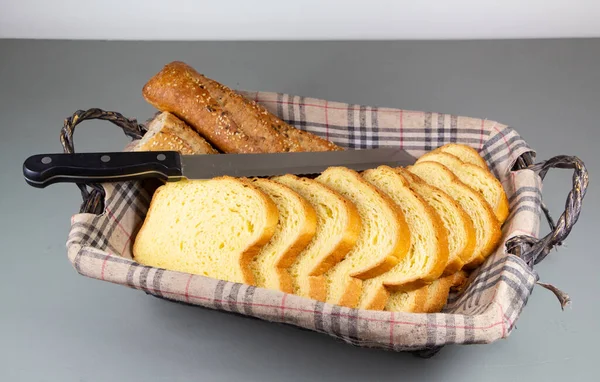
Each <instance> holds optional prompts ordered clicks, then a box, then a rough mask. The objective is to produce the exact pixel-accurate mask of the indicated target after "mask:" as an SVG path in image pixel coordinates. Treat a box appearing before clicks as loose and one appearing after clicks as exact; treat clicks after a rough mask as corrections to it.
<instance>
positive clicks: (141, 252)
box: [133, 176, 279, 284]
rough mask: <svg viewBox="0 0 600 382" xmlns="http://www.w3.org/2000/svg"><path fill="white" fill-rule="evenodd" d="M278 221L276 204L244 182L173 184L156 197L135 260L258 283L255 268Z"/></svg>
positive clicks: (220, 180) (224, 179)
mask: <svg viewBox="0 0 600 382" xmlns="http://www.w3.org/2000/svg"><path fill="white" fill-rule="evenodd" d="M278 216H279V214H278V212H277V207H276V206H275V204H274V203H273V202H272V201H271V199H270V198H269V197H268V196H266V195H265V194H264V193H263V192H262V191H260V190H259V189H258V188H257V187H255V186H254V185H253V184H252V183H251V182H249V181H247V180H244V179H235V178H232V177H228V176H222V177H218V178H214V179H210V180H182V181H179V182H171V183H167V184H165V185H163V186H160V187H159V188H158V189H157V191H156V192H155V193H154V195H153V197H152V202H151V204H150V209H149V210H148V214H147V216H146V218H145V220H144V223H143V225H142V228H141V229H140V231H139V232H138V234H137V236H136V238H135V242H134V245H133V256H134V259H135V261H137V262H139V263H140V264H145V265H148V266H152V267H158V268H164V269H169V270H174V271H179V272H187V273H192V274H198V275H204V276H208V277H213V278H216V279H220V280H226V281H231V282H239V283H246V284H254V275H253V273H252V270H251V269H250V263H251V261H252V259H253V258H254V257H255V256H256V255H257V254H258V252H259V251H260V249H261V248H262V246H263V245H265V244H266V243H267V242H268V241H269V240H270V239H271V237H272V236H273V234H274V233H275V228H276V226H277V219H278Z"/></svg>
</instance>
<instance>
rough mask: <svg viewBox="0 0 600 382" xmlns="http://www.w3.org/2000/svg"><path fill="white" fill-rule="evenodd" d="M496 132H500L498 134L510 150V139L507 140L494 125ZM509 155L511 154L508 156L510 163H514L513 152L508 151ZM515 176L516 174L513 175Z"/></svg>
mask: <svg viewBox="0 0 600 382" xmlns="http://www.w3.org/2000/svg"><path fill="white" fill-rule="evenodd" d="M494 130H496V131H497V132H498V134H500V135H501V136H502V140H503V141H504V144H505V145H506V148H507V149H508V148H509V147H510V145H509V144H508V139H506V135H504V134H503V133H502V131H500V130H499V129H498V128H497V127H496V125H494ZM508 153H509V154H508V160H509V162H512V160H513V158H512V151H511V150H509V151H508ZM513 174H514V173H513Z"/></svg>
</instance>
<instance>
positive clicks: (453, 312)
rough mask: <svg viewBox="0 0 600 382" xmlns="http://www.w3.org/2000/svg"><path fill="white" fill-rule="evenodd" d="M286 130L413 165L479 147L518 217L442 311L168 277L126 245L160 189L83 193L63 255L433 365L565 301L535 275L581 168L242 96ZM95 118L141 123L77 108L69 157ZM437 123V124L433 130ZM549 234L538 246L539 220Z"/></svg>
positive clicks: (328, 106) (458, 137)
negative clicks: (560, 175)
mask: <svg viewBox="0 0 600 382" xmlns="http://www.w3.org/2000/svg"><path fill="white" fill-rule="evenodd" d="M242 94H244V95H246V96H247V97H249V98H252V99H254V100H256V101H258V102H259V103H261V104H262V105H264V106H265V107H266V108H267V109H269V110H270V111H271V112H273V113H275V114H277V115H278V116H279V117H281V118H282V119H284V120H286V121H287V122H288V123H290V124H292V125H295V126H297V127H298V128H300V129H304V130H308V131H311V132H313V133H315V134H318V135H320V136H323V137H325V138H327V139H330V140H332V141H334V142H335V143H337V144H339V145H341V146H344V147H346V148H348V149H361V148H371V147H382V146H393V145H402V146H403V147H404V148H406V149H407V150H408V151H409V152H411V153H412V154H413V155H415V156H419V155H420V154H422V153H424V152H426V151H428V150H430V149H432V148H435V147H437V146H439V145H442V144H444V143H447V142H459V143H466V144H469V145H471V146H473V147H475V148H476V149H478V150H479V151H480V153H481V155H482V156H483V157H484V158H485V159H486V160H487V162H488V164H489V165H490V168H491V169H492V171H494V172H495V174H496V175H497V176H498V177H499V178H500V180H501V181H503V184H504V186H505V189H506V190H507V194H508V196H509V199H510V202H511V215H510V216H509V219H508V220H507V222H506V223H505V224H504V227H503V235H504V236H503V240H502V244H501V245H500V247H499V248H498V250H497V251H496V253H495V254H494V255H492V256H490V257H489V258H488V259H487V261H486V262H485V263H484V264H483V265H482V266H480V267H479V268H478V269H476V270H475V271H474V272H473V273H472V275H471V277H470V278H469V284H468V287H467V288H466V289H465V290H464V291H463V292H461V293H460V294H458V295H451V296H450V298H449V300H448V304H447V305H446V307H445V308H444V310H443V312H441V313H436V314H408V313H391V312H374V311H364V310H359V309H348V308H345V307H340V306H335V305H330V304H323V303H321V302H317V301H314V300H309V299H305V298H301V297H298V296H294V295H286V294H284V293H281V292H276V291H271V290H266V289H262V288H255V287H253V286H248V285H242V284H237V283H229V282H225V281H221V280H215V279H211V278H208V277H203V276H198V275H190V274H183V273H179V272H172V271H168V270H164V269H157V268H152V267H147V266H143V265H140V264H138V263H136V262H135V261H134V260H133V259H132V255H131V243H132V241H133V240H134V238H135V233H136V232H137V229H138V228H139V225H140V224H141V222H142V221H143V218H144V216H145V213H146V208H147V207H148V204H149V201H150V199H151V195H152V192H153V190H154V189H155V187H156V186H157V184H156V182H152V181H146V182H144V183H133V182H124V183H116V184H95V185H87V186H86V185H83V184H82V185H78V187H79V188H80V190H81V193H82V197H83V204H82V205H81V207H80V213H78V214H75V215H74V216H73V219H72V227H71V232H70V234H69V238H68V242H67V248H68V254H69V259H70V261H71V262H72V264H73V266H74V267H75V269H76V270H77V271H78V272H79V273H80V274H82V275H84V276H87V277H91V278H95V279H100V280H104V281H108V282H112V283H117V284H121V285H124V286H128V287H131V288H136V289H139V290H143V291H145V292H146V293H148V294H150V295H153V296H157V297H160V298H164V299H168V300H172V301H176V302H181V303H186V304H191V305H198V306H203V307H208V308H212V309H218V310H223V311H227V312H231V313H234V314H240V315H243V316H246V317H254V318H259V319H263V320H268V321H271V322H275V323H282V324H290V325H293V326H295V327H298V328H303V329H307V330H313V331H318V332H322V333H325V334H327V335H329V336H332V337H334V338H337V339H339V340H342V341H344V342H346V343H350V344H353V345H356V346H363V347H377V348H383V349H388V350H394V351H412V352H415V353H416V354H417V355H419V356H425V357H426V356H432V355H433V354H435V353H436V352H437V351H438V350H439V349H440V348H441V347H443V346H444V345H447V344H470V343H490V342H493V341H495V340H498V339H500V338H505V337H507V336H508V335H509V334H510V333H511V331H512V329H513V328H514V324H515V322H516V320H517V318H518V316H519V314H520V312H521V310H522V309H523V307H524V306H525V304H526V302H527V299H528V297H529V295H530V294H531V291H532V289H533V288H534V286H535V285H536V283H537V284H538V285H541V286H543V287H545V288H547V289H550V290H551V291H553V292H554V293H555V294H556V296H557V297H558V298H559V300H560V303H561V306H563V307H564V306H565V305H566V304H568V302H569V298H568V296H567V295H566V294H564V293H562V292H561V291H560V290H558V289H557V288H555V287H553V286H552V285H549V284H543V283H539V282H538V275H537V273H536V272H535V271H534V270H533V266H534V265H535V264H537V263H539V262H540V261H542V260H543V259H544V258H545V257H546V256H547V255H548V253H549V252H550V250H551V249H552V248H554V247H555V246H558V245H560V244H561V243H562V242H563V240H565V238H566V237H567V235H568V234H569V232H570V231H571V229H572V227H573V225H574V224H575V223H576V222H577V219H578V217H579V213H580V209H581V202H582V199H583V197H584V195H585V191H586V188H587V184H588V174H587V171H586V169H585V166H584V164H583V163H582V162H581V160H579V159H578V158H576V157H572V156H557V157H554V158H551V159H549V160H546V161H543V162H540V163H537V164H534V163H533V158H534V157H535V152H534V151H533V150H532V149H531V148H530V147H529V146H528V145H527V144H526V143H525V142H524V141H523V140H522V139H521V137H520V136H519V135H518V134H517V133H516V131H514V130H513V129H511V128H510V127H508V126H505V125H501V124H499V123H497V122H494V121H486V120H480V119H474V118H467V117H457V116H450V115H443V114H436V113H424V112H414V111H406V110H400V109H384V108H371V107H366V106H361V105H348V104H342V103H335V102H329V101H324V100H319V99H309V98H303V97H295V96H289V95H285V94H276V93H244V92H242ZM90 119H101V120H106V121H110V122H112V123H113V124H115V125H117V126H119V127H120V128H121V129H122V130H123V131H124V133H125V134H126V135H127V136H128V137H129V138H131V139H133V140H136V139H140V138H141V137H142V136H143V135H144V133H145V131H146V127H145V126H144V124H139V123H138V122H137V121H136V120H135V119H128V118H125V117H123V116H122V115H121V114H119V113H116V112H108V111H103V110H100V109H90V110H86V111H83V110H79V111H77V112H76V113H75V114H73V116H71V117H69V118H67V119H66V120H65V123H64V127H63V129H62V131H61V142H62V145H63V148H64V151H65V152H67V153H73V152H74V143H73V132H74V129H75V127H76V126H77V125H78V124H79V123H81V122H83V121H85V120H90ZM436 122H437V123H436ZM550 168H569V169H573V170H574V175H573V189H572V190H571V191H570V192H569V195H568V198H567V203H566V207H565V212H564V213H563V214H562V215H561V216H560V218H559V219H558V221H557V222H556V223H555V222H554V221H553V220H552V219H551V217H550V216H549V214H548V211H547V209H546V208H545V207H544V205H543V203H542V198H541V182H542V180H543V179H544V177H545V175H546V173H547V171H548V170H549V169H550ZM542 215H545V217H546V219H547V220H548V223H549V224H550V228H551V232H550V233H549V234H548V235H547V236H545V237H543V238H538V237H537V236H538V231H539V222H540V220H541V219H540V217H541V216H542Z"/></svg>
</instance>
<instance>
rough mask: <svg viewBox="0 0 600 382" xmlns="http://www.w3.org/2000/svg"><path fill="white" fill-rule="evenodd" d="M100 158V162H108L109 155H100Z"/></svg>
mask: <svg viewBox="0 0 600 382" xmlns="http://www.w3.org/2000/svg"><path fill="white" fill-rule="evenodd" d="M100 160H101V161H102V162H104V163H106V162H109V161H110V156H108V155H102V156H101V157H100Z"/></svg>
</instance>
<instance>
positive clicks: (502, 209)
mask: <svg viewBox="0 0 600 382" xmlns="http://www.w3.org/2000/svg"><path fill="white" fill-rule="evenodd" d="M428 161H431V162H437V163H440V164H442V165H444V166H446V167H447V168H448V169H449V170H450V171H452V173H454V174H455V175H456V176H457V177H458V178H459V179H461V181H462V182H463V183H465V184H466V185H468V186H469V187H471V188H472V189H474V190H475V191H477V192H479V193H480V194H481V195H482V196H484V199H485V195H484V193H483V192H480V191H479V190H477V189H476V188H475V187H472V186H471V184H472V183H471V182H470V179H471V178H468V180H463V178H464V175H465V174H466V173H467V172H469V173H470V174H469V175H473V173H474V174H475V176H477V177H478V178H481V179H483V180H485V181H487V182H490V183H492V184H493V187H492V188H493V189H494V193H495V200H487V199H486V202H488V204H489V205H490V207H492V210H493V211H494V215H495V216H496V219H498V221H499V222H500V224H502V223H504V221H505V220H506V218H507V217H508V198H507V196H506V193H505V191H504V188H503V187H502V183H500V181H499V180H498V179H497V178H496V177H495V176H494V174H492V173H491V172H490V171H489V170H488V169H487V168H481V167H480V166H477V165H475V164H472V163H467V162H464V161H463V160H461V159H460V158H459V157H457V156H456V155H453V154H450V153H447V152H444V151H437V150H434V151H432V152H429V153H427V154H425V155H423V156H422V157H420V158H419V159H418V160H417V163H421V162H428ZM448 161H450V162H451V163H452V164H455V165H454V166H447V162H448ZM459 163H460V167H459V168H454V167H457V166H458V164H459Z"/></svg>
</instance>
